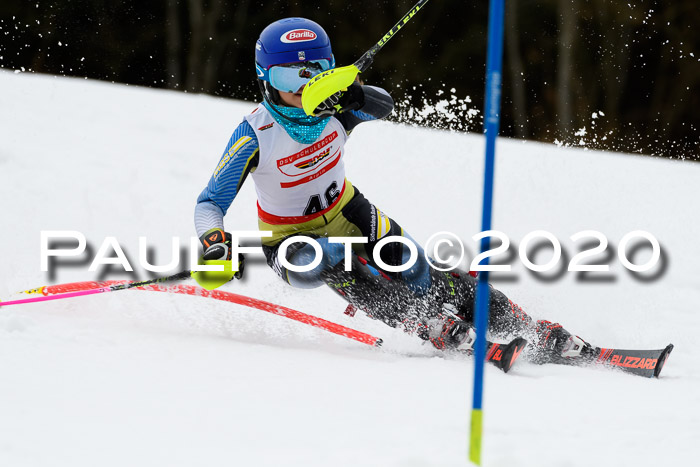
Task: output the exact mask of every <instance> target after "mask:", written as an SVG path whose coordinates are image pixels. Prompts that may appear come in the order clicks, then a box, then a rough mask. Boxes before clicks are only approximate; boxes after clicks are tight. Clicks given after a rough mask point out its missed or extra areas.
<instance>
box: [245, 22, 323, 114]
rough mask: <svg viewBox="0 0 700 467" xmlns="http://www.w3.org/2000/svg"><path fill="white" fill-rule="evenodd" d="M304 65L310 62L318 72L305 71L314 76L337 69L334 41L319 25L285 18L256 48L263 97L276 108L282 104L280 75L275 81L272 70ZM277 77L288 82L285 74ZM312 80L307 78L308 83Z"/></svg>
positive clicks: (262, 36) (269, 29)
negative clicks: (278, 86) (298, 64)
mask: <svg viewBox="0 0 700 467" xmlns="http://www.w3.org/2000/svg"><path fill="white" fill-rule="evenodd" d="M303 62H310V63H311V64H312V65H315V66H316V68H310V69H309V70H305V73H307V74H308V73H311V74H312V75H315V74H317V73H318V72H320V71H325V70H329V69H331V68H334V67H335V59H334V58H333V52H332V50H331V41H330V39H329V38H328V34H326V31H324V30H323V28H322V27H321V26H320V25H319V24H318V23H316V22H314V21H311V20H309V19H306V18H285V19H281V20H278V21H275V22H274V23H272V24H270V25H269V26H267V27H266V28H265V29H263V31H262V32H261V33H260V38H259V39H258V41H257V43H256V44H255V69H256V71H257V74H258V79H259V80H260V84H261V89H262V92H263V96H264V97H266V98H267V99H268V100H270V101H272V102H273V103H275V104H278V103H279V94H278V93H277V90H278V89H275V86H274V84H276V83H275V74H276V73H275V72H273V73H272V75H273V76H272V79H271V73H270V69H271V68H273V67H275V66H278V65H290V64H294V63H303ZM319 70H320V71H319ZM277 71H281V70H277ZM277 75H280V76H279V77H280V78H281V79H280V80H279V81H281V82H284V78H285V76H282V74H281V73H277ZM297 75H298V76H297V78H299V77H301V78H303V77H304V76H302V73H301V72H297ZM286 77H287V78H288V77H290V74H289V73H287V76H286ZM310 77H311V76H306V78H307V79H306V81H308V79H309V78H310ZM297 81H298V79H297ZM293 83H294V84H298V82H293ZM302 83H303V81H302ZM290 85H291V84H290ZM298 87H300V86H297V89H298ZM279 90H282V91H287V92H289V91H291V92H295V91H296V89H294V90H292V89H286V88H285V89H282V88H281V87H280V88H279Z"/></svg>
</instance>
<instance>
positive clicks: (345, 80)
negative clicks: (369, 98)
mask: <svg viewBox="0 0 700 467" xmlns="http://www.w3.org/2000/svg"><path fill="white" fill-rule="evenodd" d="M426 3H428V0H419V2H418V3H416V4H415V5H413V8H411V9H410V10H409V11H408V13H406V14H405V15H404V17H403V18H401V19H400V20H399V22H398V23H396V24H395V25H394V27H393V28H391V29H390V30H389V32H387V33H386V34H384V37H382V38H381V39H380V40H379V42H377V43H376V44H374V45H373V46H372V47H371V48H370V49H369V50H368V51H367V52H365V53H364V54H362V56H361V57H360V58H359V59H358V60H357V61H356V62H355V63H353V64H352V65H348V66H344V67H340V68H334V69H332V70H328V71H324V72H323V73H321V74H319V75H317V76H315V77H314V78H313V79H312V80H311V81H309V82H308V83H307V84H306V86H305V87H304V90H303V91H302V93H301V105H302V107H303V108H304V112H306V114H307V115H313V111H314V110H315V109H316V107H318V105H319V104H320V103H321V102H323V101H324V100H326V99H328V97H329V96H332V95H333V94H335V93H336V92H338V91H342V90H343V89H346V88H347V87H348V86H350V85H351V84H352V83H353V82H354V81H355V77H356V76H357V75H358V74H360V73H362V72H363V71H365V70H366V69H367V68H369V67H370V65H372V62H373V61H374V56H375V55H377V53H378V52H379V51H380V50H381V48H382V47H384V45H385V44H386V43H387V42H389V39H391V38H392V37H394V34H396V33H397V32H398V31H399V29H401V28H402V27H403V26H404V25H405V24H406V23H408V21H409V20H410V19H411V18H413V16H415V14H416V13H418V10H420V9H421V8H423V6H425V4H426Z"/></svg>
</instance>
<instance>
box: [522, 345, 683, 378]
mask: <svg viewBox="0 0 700 467" xmlns="http://www.w3.org/2000/svg"><path fill="white" fill-rule="evenodd" d="M672 350H673V344H668V345H667V346H666V347H664V348H663V349H654V350H623V349H613V348H606V347H593V346H589V345H586V346H585V347H584V349H583V351H582V352H581V354H580V355H579V356H577V357H571V358H566V357H562V356H559V355H556V356H555V355H547V354H545V353H538V354H536V356H534V358H532V357H531V360H532V361H533V363H538V364H542V363H555V364H561V365H572V366H585V367H596V366H602V367H608V368H614V369H616V370H621V371H624V372H625V373H630V374H633V375H637V376H644V377H646V378H658V377H659V374H660V373H661V370H662V369H663V367H664V364H665V363H666V361H667V360H668V356H669V355H670V354H671V351H672Z"/></svg>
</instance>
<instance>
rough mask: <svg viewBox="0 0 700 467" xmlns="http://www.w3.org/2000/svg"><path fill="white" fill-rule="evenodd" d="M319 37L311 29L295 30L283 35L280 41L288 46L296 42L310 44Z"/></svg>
mask: <svg viewBox="0 0 700 467" xmlns="http://www.w3.org/2000/svg"><path fill="white" fill-rule="evenodd" d="M316 37H318V36H317V35H316V33H315V32H313V31H311V30H310V29H294V30H292V31H287V32H285V33H284V34H282V37H280V40H281V41H282V42H284V43H286V44H293V43H295V42H308V41H312V40H314V39H316Z"/></svg>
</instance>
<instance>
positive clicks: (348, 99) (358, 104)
mask: <svg viewBox="0 0 700 467" xmlns="http://www.w3.org/2000/svg"><path fill="white" fill-rule="evenodd" d="M364 105H365V92H364V91H363V90H362V85H360V84H359V83H352V84H351V85H350V86H348V88H347V89H346V90H345V91H338V92H336V93H335V94H333V95H331V96H329V97H328V98H327V99H326V100H325V101H323V102H321V103H320V104H319V105H318V107H316V109H315V110H314V115H315V116H317V117H322V116H326V115H333V114H336V113H343V112H347V111H348V110H359V109H361V108H362V106H364Z"/></svg>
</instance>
